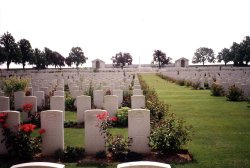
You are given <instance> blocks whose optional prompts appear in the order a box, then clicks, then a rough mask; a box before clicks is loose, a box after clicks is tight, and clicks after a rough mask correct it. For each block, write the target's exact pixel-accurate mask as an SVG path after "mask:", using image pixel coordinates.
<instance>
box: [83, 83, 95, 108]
mask: <svg viewBox="0 0 250 168" xmlns="http://www.w3.org/2000/svg"><path fill="white" fill-rule="evenodd" d="M84 95H87V96H90V97H91V105H92V106H93V104H94V87H93V83H92V81H90V83H89V87H88V88H87V89H86V90H85V92H84Z"/></svg>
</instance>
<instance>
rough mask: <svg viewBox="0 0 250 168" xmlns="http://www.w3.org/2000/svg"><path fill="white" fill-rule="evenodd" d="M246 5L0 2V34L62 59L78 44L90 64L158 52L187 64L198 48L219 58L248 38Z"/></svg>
mask: <svg viewBox="0 0 250 168" xmlns="http://www.w3.org/2000/svg"><path fill="white" fill-rule="evenodd" d="M249 7H250V1H249V0H0V35H3V34H4V33H5V32H7V31H9V32H10V33H11V34H12V35H13V36H14V38H15V40H16V41H19V40H20V39H22V38H25V39H27V40H29V41H30V43H31V45H32V47H33V48H39V49H41V50H43V49H44V47H48V48H50V49H51V50H53V51H57V52H59V53H61V54H62V55H63V56H64V57H67V56H68V53H69V51H70V49H71V48H72V47H75V46H79V47H81V48H82V49H83V51H84V53H85V56H87V57H88V58H89V59H88V61H87V64H86V65H89V66H90V65H91V61H92V60H94V59H96V58H99V59H102V60H103V61H105V62H106V63H111V57H112V56H113V55H115V54H116V53H118V52H129V53H130V54H131V55H132V57H133V63H134V64H138V63H139V57H140V58H141V63H146V64H149V63H150V62H151V61H152V54H153V51H154V50H156V49H159V50H162V51H163V52H165V53H166V54H167V56H169V57H171V58H173V62H174V60H176V59H178V58H180V57H186V58H188V59H189V60H190V62H191V60H192V57H193V54H194V52H195V50H196V49H197V48H199V47H209V48H212V49H213V50H214V52H215V53H216V55H217V53H218V52H219V51H220V50H221V49H223V48H224V47H226V48H229V47H230V46H231V45H232V43H233V42H234V41H235V42H238V43H239V42H241V41H242V40H243V38H244V37H245V36H248V35H250V8H249ZM12 66H13V64H11V65H10V68H11V67H12Z"/></svg>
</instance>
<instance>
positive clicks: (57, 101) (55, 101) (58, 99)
mask: <svg viewBox="0 0 250 168" xmlns="http://www.w3.org/2000/svg"><path fill="white" fill-rule="evenodd" d="M50 110H61V111H63V119H64V117H65V98H64V97H63V96H51V97H50Z"/></svg>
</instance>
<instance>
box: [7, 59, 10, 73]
mask: <svg viewBox="0 0 250 168" xmlns="http://www.w3.org/2000/svg"><path fill="white" fill-rule="evenodd" d="M9 69H10V62H8V61H7V71H8V70H9Z"/></svg>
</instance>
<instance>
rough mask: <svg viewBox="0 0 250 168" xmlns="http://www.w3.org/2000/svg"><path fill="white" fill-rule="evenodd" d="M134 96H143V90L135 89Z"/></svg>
mask: <svg viewBox="0 0 250 168" xmlns="http://www.w3.org/2000/svg"><path fill="white" fill-rule="evenodd" d="M133 95H143V91H142V90H141V89H134V90H133Z"/></svg>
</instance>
